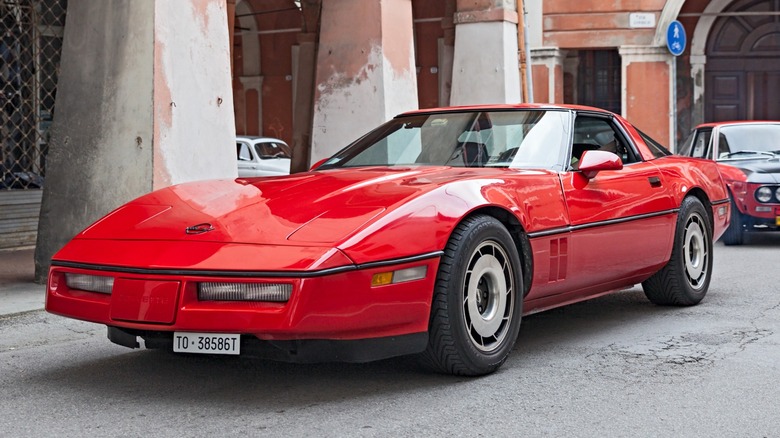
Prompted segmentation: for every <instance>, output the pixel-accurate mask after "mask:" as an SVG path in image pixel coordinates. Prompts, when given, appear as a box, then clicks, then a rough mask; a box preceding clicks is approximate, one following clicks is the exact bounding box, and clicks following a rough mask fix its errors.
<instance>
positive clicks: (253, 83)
mask: <svg viewBox="0 0 780 438" xmlns="http://www.w3.org/2000/svg"><path fill="white" fill-rule="evenodd" d="M239 80H240V81H241V89H242V90H241V92H242V93H243V96H242V97H243V99H244V107H243V111H242V113H241V114H242V116H243V117H244V120H242V121H241V122H243V123H242V125H243V126H244V132H246V134H247V135H263V105H262V96H263V76H260V75H254V76H241V77H240V78H239Z"/></svg>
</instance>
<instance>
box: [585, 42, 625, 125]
mask: <svg viewBox="0 0 780 438" xmlns="http://www.w3.org/2000/svg"><path fill="white" fill-rule="evenodd" d="M578 57H579V62H578V67H577V102H576V103H577V104H580V105H587V106H594V107H596V108H603V109H605V110H609V111H612V112H614V113H617V114H620V113H621V106H620V103H621V102H620V84H621V65H620V54H618V52H617V50H580V51H579V54H578Z"/></svg>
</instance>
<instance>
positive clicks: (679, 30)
mask: <svg viewBox="0 0 780 438" xmlns="http://www.w3.org/2000/svg"><path fill="white" fill-rule="evenodd" d="M666 47H668V48H669V52H671V54H672V55H674V56H680V55H681V54H682V52H683V51H685V28H684V27H683V25H682V23H680V22H679V21H677V20H674V21H672V22H671V23H669V27H668V28H667V29H666Z"/></svg>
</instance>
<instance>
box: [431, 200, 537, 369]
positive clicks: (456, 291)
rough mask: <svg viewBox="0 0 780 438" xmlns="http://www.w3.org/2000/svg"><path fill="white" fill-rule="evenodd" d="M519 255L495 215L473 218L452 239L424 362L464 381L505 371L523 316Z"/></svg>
mask: <svg viewBox="0 0 780 438" xmlns="http://www.w3.org/2000/svg"><path fill="white" fill-rule="evenodd" d="M520 266H521V265H520V256H519V254H518V250H517V247H516V246H515V244H514V241H513V240H512V237H511V236H510V234H509V232H508V231H507V230H506V228H505V227H504V226H503V225H502V224H501V222H499V221H498V220H497V219H495V218H493V217H491V216H484V215H480V216H474V217H471V218H468V219H466V220H465V221H464V222H463V223H461V224H460V225H459V226H458V227H457V228H456V230H455V231H454V232H453V234H452V236H451V237H450V240H449V242H448V243H447V248H446V249H445V251H444V255H443V256H442V260H441V262H440V264H439V272H438V273H437V277H436V287H435V290H434V295H433V302H432V303H431V318H430V323H429V341H428V348H427V349H426V351H425V352H424V353H423V354H422V358H423V362H424V363H425V364H426V365H428V366H429V367H430V368H433V369H434V370H436V371H439V372H443V373H448V374H457V375H465V376H477V375H483V374H488V373H491V372H493V371H495V370H496V369H498V367H500V366H501V364H503V363H504V361H505V360H506V358H507V356H508V355H509V353H510V351H511V350H512V347H513V346H514V344H515V341H516V340H517V334H518V332H519V329H520V318H521V316H522V298H523V297H522V290H523V287H522V286H523V285H522V281H523V280H522V273H521V271H520Z"/></svg>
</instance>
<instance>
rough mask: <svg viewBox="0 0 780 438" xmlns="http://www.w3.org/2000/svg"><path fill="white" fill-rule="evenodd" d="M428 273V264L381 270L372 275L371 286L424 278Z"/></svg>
mask: <svg viewBox="0 0 780 438" xmlns="http://www.w3.org/2000/svg"><path fill="white" fill-rule="evenodd" d="M427 274H428V267H427V266H415V267H414V268H406V269H399V270H397V271H389V272H380V273H378V274H374V275H373V276H372V277H371V287H377V286H387V285H388V284H398V283H404V282H407V281H414V280H422V279H423V278H425V276H426V275H427Z"/></svg>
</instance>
